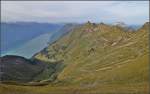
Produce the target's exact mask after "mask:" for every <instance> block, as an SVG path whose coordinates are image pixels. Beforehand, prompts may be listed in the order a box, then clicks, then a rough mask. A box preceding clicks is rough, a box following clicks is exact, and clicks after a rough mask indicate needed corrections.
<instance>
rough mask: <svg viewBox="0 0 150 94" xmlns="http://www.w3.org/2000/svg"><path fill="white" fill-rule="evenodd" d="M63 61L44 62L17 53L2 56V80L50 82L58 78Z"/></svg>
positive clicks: (4, 81)
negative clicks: (16, 54)
mask: <svg viewBox="0 0 150 94" xmlns="http://www.w3.org/2000/svg"><path fill="white" fill-rule="evenodd" d="M62 66H63V62H61V61H59V62H51V63H43V62H42V61H39V60H36V59H32V60H29V59H26V58H24V57H20V56H15V55H6V56H4V57H0V82H1V83H8V84H10V83H11V84H19V85H41V84H48V83H47V82H51V81H53V80H55V79H56V77H57V73H58V72H59V71H60V69H61V67H62Z"/></svg>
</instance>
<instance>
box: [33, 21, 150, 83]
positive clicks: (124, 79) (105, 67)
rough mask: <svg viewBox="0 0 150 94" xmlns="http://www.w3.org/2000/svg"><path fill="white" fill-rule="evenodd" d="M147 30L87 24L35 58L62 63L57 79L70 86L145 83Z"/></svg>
mask: <svg viewBox="0 0 150 94" xmlns="http://www.w3.org/2000/svg"><path fill="white" fill-rule="evenodd" d="M148 27H149V23H146V24H145V25H144V26H143V27H142V28H140V29H139V30H138V31H136V32H132V31H126V29H125V28H123V27H120V26H109V25H106V24H103V23H101V24H94V23H90V22H88V23H86V24H85V25H83V26H81V27H79V28H76V29H74V31H73V32H70V33H69V34H67V35H66V36H64V37H63V38H61V39H60V40H58V41H57V42H55V43H53V44H52V45H50V46H49V47H48V48H47V49H45V50H44V51H45V52H46V53H44V54H43V53H39V54H37V55H36V56H35V58H37V59H41V60H43V61H57V60H64V62H65V64H66V67H65V68H64V70H63V72H62V73H60V75H59V78H58V80H60V81H65V82H66V83H72V84H77V83H78V84H83V85H87V84H89V85H92V84H100V83H136V82H147V81H148V69H149V67H148V55H149V53H148V51H149V50H148V47H149V46H148V30H149V29H148Z"/></svg>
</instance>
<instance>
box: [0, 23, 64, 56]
mask: <svg viewBox="0 0 150 94" xmlns="http://www.w3.org/2000/svg"><path fill="white" fill-rule="evenodd" d="M62 26H63V24H50V23H35V22H16V23H1V53H2V54H6V53H7V52H9V51H13V50H14V49H16V48H19V47H20V46H22V45H23V44H25V43H27V42H29V41H30V40H32V39H34V38H37V37H38V36H40V35H42V34H46V33H54V32H56V31H58V30H59V29H60V28H61V27H62Z"/></svg>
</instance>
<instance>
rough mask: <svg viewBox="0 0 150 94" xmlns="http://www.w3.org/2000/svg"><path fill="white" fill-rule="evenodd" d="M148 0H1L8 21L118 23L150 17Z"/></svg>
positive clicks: (144, 19) (3, 14) (3, 17)
mask: <svg viewBox="0 0 150 94" xmlns="http://www.w3.org/2000/svg"><path fill="white" fill-rule="evenodd" d="M148 18H149V5H148V1H1V20H2V21H4V22H16V21H36V22H51V23H57V22H85V21H88V20H91V21H94V22H101V21H103V22H107V23H111V22H116V21H124V22H126V23H128V24H132V23H136V24H141V23H144V22H145V21H148V20H149V19H148Z"/></svg>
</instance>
